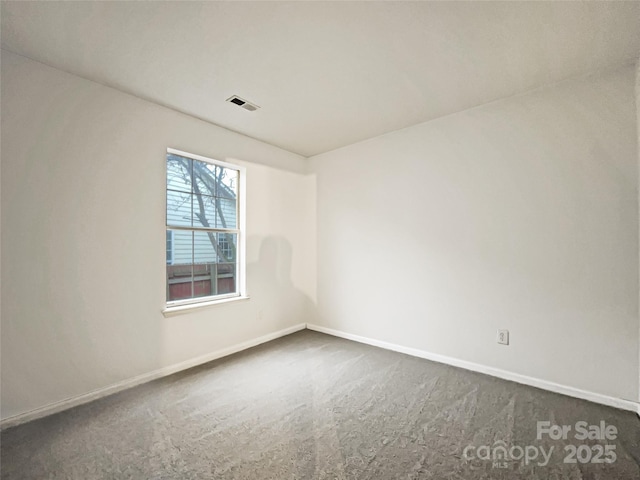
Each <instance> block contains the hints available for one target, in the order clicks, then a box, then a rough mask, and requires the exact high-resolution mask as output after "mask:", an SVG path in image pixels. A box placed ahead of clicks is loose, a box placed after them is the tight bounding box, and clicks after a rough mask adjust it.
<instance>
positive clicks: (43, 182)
mask: <svg viewBox="0 0 640 480" xmlns="http://www.w3.org/2000/svg"><path fill="white" fill-rule="evenodd" d="M2 140H3V142H2V186H1V192H2V201H1V207H2V212H1V219H2V226H1V232H2V275H1V278H2V281H1V286H2V295H1V297H2V306H1V308H2V312H1V313H2V345H1V347H2V355H1V361H2V412H1V414H2V418H7V417H10V416H14V415H17V414H20V413H23V412H27V411H30V410H32V409H35V408H38V407H42V406H45V405H48V404H51V403H53V402H57V401H60V400H64V399H67V398H70V397H74V396H77V395H81V394H85V393H87V392H90V391H92V390H95V389H99V388H102V387H106V386H109V385H113V384H115V383H117V382H119V381H122V380H125V379H129V378H131V377H134V376H136V375H140V374H144V373H147V372H150V371H153V370H156V369H159V368H161V367H165V366H168V365H172V364H175V363H178V362H181V361H185V360H188V359H192V358H195V357H198V356H200V355H203V354H207V353H210V352H213V351H216V350H219V349H222V348H226V347H229V346H232V345H235V344H238V343H240V342H244V341H247V340H250V339H254V338H256V337H259V336H261V335H265V334H268V333H270V332H274V331H277V330H280V329H282V328H286V327H289V326H292V325H295V324H298V323H301V322H305V321H306V318H307V316H308V314H309V312H310V311H311V310H312V308H313V303H314V300H315V298H314V297H315V278H316V275H315V271H314V265H315V247H314V245H315V218H314V212H315V205H314V202H315V190H314V189H315V183H314V182H315V180H314V178H313V177H312V176H308V175H306V174H305V173H304V170H305V168H306V165H305V160H304V158H303V157H300V156H297V155H294V154H291V153H289V152H286V151H283V150H281V149H278V148H276V147H273V146H270V145H267V144H264V143H261V142H259V141H256V140H253V139H250V138H248V137H244V136H242V135H238V134H235V133H232V132H230V131H228V130H225V129H222V128H218V127H215V126H213V125H210V124H207V123H205V122H202V121H199V120H196V119H193V118H191V117H188V116H185V115H182V114H179V113H176V112H174V111H172V110H169V109H166V108H163V107H160V106H157V105H154V104H151V103H148V102H146V101H143V100H140V99H138V98H135V97H132V96H129V95H125V94H122V93H120V92H118V91H116V90H113V89H110V88H107V87H104V86H101V85H98V84H96V83H92V82H89V81H86V80H83V79H81V78H79V77H76V76H73V75H69V74H66V73H63V72H61V71H59V70H56V69H53V68H49V67H47V66H44V65H42V64H39V63H36V62H33V61H30V60H27V59H25V58H23V57H19V56H16V55H13V54H10V53H7V52H4V51H3V52H2ZM167 147H173V148H177V149H180V150H185V151H188V152H193V153H196V154H200V155H205V156H208V157H212V158H217V159H220V160H224V161H230V162H238V163H241V164H243V165H245V166H246V167H247V169H248V171H247V179H248V198H247V220H248V223H247V226H248V232H247V233H248V245H247V249H248V251H247V255H248V259H247V260H248V266H247V268H248V288H249V293H250V295H251V297H252V298H251V300H249V301H247V302H237V303H233V304H229V305H226V306H218V307H215V308H210V309H203V310H199V311H197V312H193V313H189V314H184V315H180V316H175V317H170V318H164V317H163V315H162V313H161V310H162V308H163V305H164V296H165V285H164V282H165V271H164V268H165V227H164V208H165V207H164V201H165V192H164V185H165V178H164V171H165V152H166V148H167ZM258 317H261V318H260V319H258Z"/></svg>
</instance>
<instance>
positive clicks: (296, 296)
mask: <svg viewBox="0 0 640 480" xmlns="http://www.w3.org/2000/svg"><path fill="white" fill-rule="evenodd" d="M261 238H262V239H261ZM259 242H260V243H259ZM258 244H259V247H257V245H258ZM254 248H259V255H258V261H257V262H251V261H249V262H248V263H247V291H248V293H249V296H250V297H251V302H252V303H253V304H254V306H255V307H254V308H255V309H256V315H257V318H258V319H259V320H260V319H263V320H265V321H268V323H271V322H273V324H274V326H278V327H279V328H286V327H288V326H291V325H296V324H299V323H313V321H314V319H315V317H316V305H315V303H314V302H313V300H312V299H311V298H310V297H309V295H308V294H307V293H305V292H304V291H303V290H302V288H299V287H298V286H297V283H299V284H303V283H304V282H305V280H307V279H306V278H304V277H303V278H296V279H294V278H292V264H293V260H294V259H293V248H292V246H291V243H289V241H288V240H287V239H285V238H283V237H281V236H268V237H259V236H249V238H248V241H247V253H248V255H247V258H248V259H250V258H251V255H250V254H249V253H250V252H251V251H252V250H253V249H254ZM305 275H312V272H306V273H305Z"/></svg>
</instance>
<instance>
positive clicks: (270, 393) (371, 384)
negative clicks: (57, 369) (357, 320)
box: [0, 331, 640, 480]
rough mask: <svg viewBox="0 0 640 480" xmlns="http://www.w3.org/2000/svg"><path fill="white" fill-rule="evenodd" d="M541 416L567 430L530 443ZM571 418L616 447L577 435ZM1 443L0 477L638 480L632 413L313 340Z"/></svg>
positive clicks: (639, 426) (239, 359) (204, 371)
mask: <svg viewBox="0 0 640 480" xmlns="http://www.w3.org/2000/svg"><path fill="white" fill-rule="evenodd" d="M537 421H550V422H551V424H557V425H569V426H571V431H570V432H568V436H567V439H566V440H562V439H560V440H552V439H550V438H549V436H548V435H543V438H542V439H541V440H537V439H536V422H537ZM579 421H584V422H587V424H589V425H600V422H601V421H604V422H606V425H613V426H615V427H616V428H617V430H618V433H617V436H616V438H615V439H613V440H607V439H605V440H577V439H576V438H575V434H576V433H579V432H580V430H576V428H575V424H576V422H579ZM1 440H2V443H1V449H2V450H1V454H2V456H1V464H0V465H1V474H2V478H3V479H5V480H10V479H81V480H91V479H125V478H126V479H129V478H131V479H207V478H215V479H242V480H245V479H259V480H267V479H278V480H281V479H381V480H386V479H607V480H626V479H628V480H638V479H640V419H638V417H637V416H636V415H635V414H634V413H631V412H624V411H621V410H616V409H613V408H607V407H603V406H599V405H596V404H593V403H589V402H586V401H581V400H575V399H571V398H569V397H564V396H562V395H556V394H553V393H549V392H545V391H542V390H538V389H535V388H531V387H526V386H522V385H518V384H515V383H511V382H507V381H503V380H499V379H495V378H492V377H488V376H484V375H481V374H476V373H472V372H468V371H465V370H461V369H457V368H454V367H449V366H445V365H440V364H437V363H433V362H429V361H426V360H422V359H417V358H413V357H409V356H406V355H402V354H399V353H394V352H389V351H385V350H381V349H377V348H373V347H369V346H366V345H360V344H357V343H353V342H349V341H346V340H341V339H337V338H333V337H330V336H326V335H323V334H320V333H315V332H311V331H302V332H299V333H296V334H293V335H290V336H288V337H285V338H282V339H279V340H276V341H273V342H270V343H268V344H265V345H262V346H260V347H256V348H254V349H251V350H248V351H245V352H242V353H240V354H237V355H233V356H231V357H227V358H225V359H222V360H218V361H216V362H212V363H209V364H207V365H204V366H201V367H198V368H195V369H192V370H189V371H186V372H182V373H179V374H176V375H173V376H171V377H167V378H164V379H161V380H158V381H155V382H151V383H148V384H146V385H142V386H140V387H137V388H134V389H131V390H127V391H125V392H122V393H119V394H117V395H113V396H111V397H108V398H104V399H102V400H99V401H96V402H93V403H90V404H87V405H83V406H80V407H76V408H74V409H71V410H68V411H66V412H62V413H60V414H57V415H53V416H50V417H47V418H43V419H41V420H37V421H34V422H31V423H28V424H25V425H21V426H18V427H15V428H12V429H8V430H6V431H5V432H3V433H2V438H1ZM571 445H574V447H571ZM583 445H584V446H583ZM607 445H609V446H607ZM499 446H503V447H505V449H506V459H505V460H502V459H501V458H502V457H504V451H505V450H500V449H499V448H496V447H499ZM612 446H613V447H614V448H612ZM551 447H553V450H550V449H551ZM541 448H542V449H543V450H541ZM565 448H567V450H565ZM572 449H574V450H575V452H572ZM534 450H535V452H534ZM495 452H497V453H501V452H502V453H503V455H502V457H500V456H498V457H496V459H495V460H494V459H492V458H490V459H488V460H487V459H485V458H486V457H487V455H491V454H492V453H495ZM611 452H614V453H615V457H616V459H615V461H613V462H612V463H591V461H594V460H595V461H600V460H604V459H605V458H608V459H609V460H611V459H613V455H612V453H611ZM572 453H575V454H576V455H575V456H572ZM521 454H522V455H524V457H523V458H520V457H521ZM534 454H535V455H537V458H532V457H534ZM567 455H569V457H570V458H569V460H572V459H575V460H576V462H575V463H565V462H564V460H565V457H567ZM545 460H546V461H545ZM581 461H586V462H588V463H581Z"/></svg>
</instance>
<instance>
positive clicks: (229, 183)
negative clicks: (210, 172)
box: [216, 167, 238, 200]
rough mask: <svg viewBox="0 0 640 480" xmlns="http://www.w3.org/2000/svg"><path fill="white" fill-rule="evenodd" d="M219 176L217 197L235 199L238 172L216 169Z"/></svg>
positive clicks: (236, 195)
mask: <svg viewBox="0 0 640 480" xmlns="http://www.w3.org/2000/svg"><path fill="white" fill-rule="evenodd" d="M218 168H219V169H220V170H221V172H220V174H219V176H218V177H219V182H218V191H217V193H216V195H217V196H218V197H224V198H232V199H234V200H235V199H236V198H237V197H238V171H237V170H233V169H231V168H222V167H218Z"/></svg>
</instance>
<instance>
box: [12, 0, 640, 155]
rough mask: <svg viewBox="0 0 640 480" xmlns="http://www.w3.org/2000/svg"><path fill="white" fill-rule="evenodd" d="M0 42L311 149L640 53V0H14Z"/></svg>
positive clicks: (292, 147) (296, 148) (268, 138)
mask: <svg viewBox="0 0 640 480" xmlns="http://www.w3.org/2000/svg"><path fill="white" fill-rule="evenodd" d="M2 48H4V49H6V50H9V51H12V52H14V53H18V54H21V55H24V56H27V57H30V58H32V59H34V60H38V61H41V62H43V63H46V64H48V65H51V66H54V67H57V68H59V69H62V70H65V71H68V72H71V73H75V74H77V75H80V76H82V77H85V78H88V79H91V80H94V81H97V82H100V83H103V84H105V85H109V86H112V87H115V88H118V89H120V90H122V91H124V92H128V93H131V94H134V95H137V96H139V97H142V98H145V99H148V100H151V101H153V102H156V103H159V104H162V105H165V106H168V107H171V108H174V109H176V110H179V111H181V112H184V113H187V114H190V115H194V116H196V117H198V118H201V119H204V120H207V121H209V122H212V123H214V124H216V125H220V126H223V127H226V128H228V129H231V130H234V131H237V132H241V133H243V134H246V135H249V136H251V137H254V138H257V139H260V140H263V141H265V142H268V143H271V144H273V145H277V146H279V147H282V148H284V149H286V150H289V151H292V152H296V153H299V154H302V155H304V156H311V155H315V154H318V153H322V152H326V151H329V150H333V149H335V148H338V147H341V146H344V145H348V144H351V143H354V142H357V141H360V140H363V139H366V138H370V137H373V136H376V135H380V134H383V133H386V132H389V131H393V130H397V129H400V128H404V127H407V126H410V125H413V124H417V123H420V122H424V121H427V120H430V119H433V118H436V117H440V116H443V115H447V114H450V113H453V112H456V111H461V110H464V109H467V108H470V107H473V106H476V105H480V104H483V103H487V102H490V101H493V100H496V99H499V98H503V97H507V96H511V95H514V94H518V93H521V92H525V91H527V90H531V89H533V88H536V87H539V86H541V85H545V84H549V83H553V82H557V81H560V80H563V79H565V78H569V77H572V76H576V75H580V74H584V73H588V72H592V71H595V70H598V69H605V68H611V67H615V66H618V65H621V64H623V63H627V62H631V61H633V60H635V59H637V58H638V56H639V54H640V2H584V3H583V2H579V3H577V2H469V3H467V2H138V1H134V2H115V1H113V2H89V1H83V2H43V3H40V2H23V1H19V2H4V1H3V2H2ZM234 94H236V95H239V96H240V97H242V98H244V99H246V100H249V101H251V102H253V103H256V104H257V105H259V106H260V107H261V108H260V109H259V110H257V111H255V112H249V111H246V110H243V109H242V108H239V107H238V106H236V105H233V104H230V103H227V102H225V100H226V99H227V98H228V97H230V96H231V95H234Z"/></svg>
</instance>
